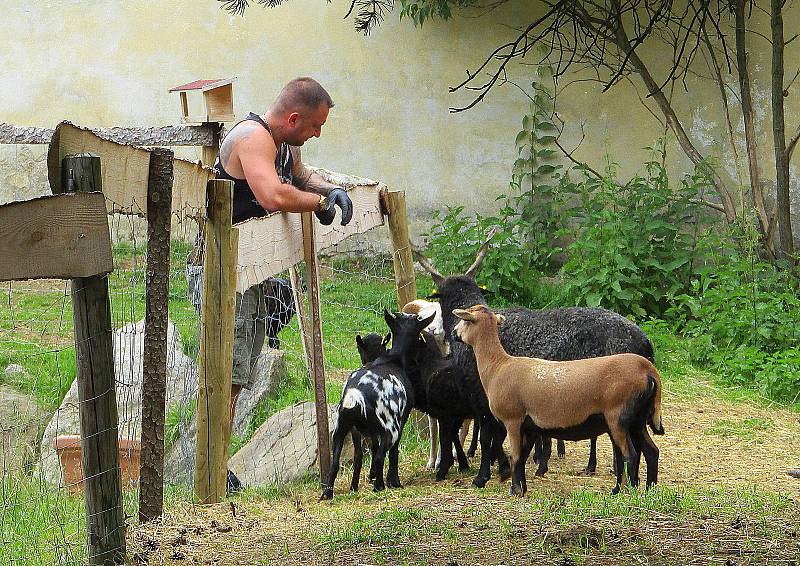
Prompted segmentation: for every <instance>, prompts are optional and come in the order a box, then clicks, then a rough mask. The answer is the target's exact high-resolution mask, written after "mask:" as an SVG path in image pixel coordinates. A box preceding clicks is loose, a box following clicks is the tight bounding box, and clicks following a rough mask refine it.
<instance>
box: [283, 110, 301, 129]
mask: <svg viewBox="0 0 800 566" xmlns="http://www.w3.org/2000/svg"><path fill="white" fill-rule="evenodd" d="M286 120H287V122H289V125H290V126H292V127H294V126H296V125H297V122H298V120H300V114H299V113H298V112H292V113H291V114H289V117H288V118H286Z"/></svg>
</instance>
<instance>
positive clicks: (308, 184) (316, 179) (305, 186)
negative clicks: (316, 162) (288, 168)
mask: <svg viewBox="0 0 800 566" xmlns="http://www.w3.org/2000/svg"><path fill="white" fill-rule="evenodd" d="M290 149H291V152H292V159H294V167H293V171H292V175H293V176H294V186H295V187H297V188H298V189H300V190H301V191H306V192H309V193H317V194H318V195H326V196H327V195H328V194H330V192H331V191H332V190H333V189H334V187H335V185H332V184H330V183H329V182H327V181H326V180H325V179H323V178H322V176H321V175H318V174H317V173H314V171H312V170H311V168H310V167H308V166H307V165H306V164H305V163H303V162H302V161H301V159H300V148H299V147H294V146H292V147H291V148H290Z"/></svg>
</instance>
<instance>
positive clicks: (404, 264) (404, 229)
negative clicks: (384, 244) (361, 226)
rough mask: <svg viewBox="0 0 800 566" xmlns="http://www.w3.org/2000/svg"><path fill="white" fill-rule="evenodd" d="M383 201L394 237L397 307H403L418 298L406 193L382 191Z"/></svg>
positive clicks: (393, 258) (393, 259) (393, 252)
mask: <svg viewBox="0 0 800 566" xmlns="http://www.w3.org/2000/svg"><path fill="white" fill-rule="evenodd" d="M381 202H382V203H383V207H384V209H385V210H386V215H387V216H388V219H389V233H390V235H391V238H392V262H393V264H394V281H395V285H396V287H397V308H399V309H402V308H403V307H404V306H406V303H409V302H411V301H413V300H414V299H416V298H417V279H416V274H415V272H414V257H413V256H412V254H411V240H410V239H409V236H408V215H407V212H406V195H405V193H403V192H401V191H391V192H389V191H384V192H381Z"/></svg>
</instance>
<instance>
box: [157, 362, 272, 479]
mask: <svg viewBox="0 0 800 566" xmlns="http://www.w3.org/2000/svg"><path fill="white" fill-rule="evenodd" d="M286 376H287V369H286V360H285V359H284V354H283V352H282V351H280V350H270V349H268V348H267V349H265V351H264V352H262V353H261V355H260V356H259V358H258V361H257V362H256V367H255V376H254V384H253V388H252V389H243V390H242V392H241V393H240V394H239V400H238V401H237V402H236V411H235V412H234V417H233V434H236V435H239V436H241V435H243V434H244V433H245V432H246V431H247V428H248V427H249V425H250V419H251V417H252V416H253V412H254V411H255V409H256V407H257V406H258V405H259V404H260V403H266V402H267V400H268V399H269V397H270V396H271V395H272V394H273V393H274V392H275V389H276V388H277V386H278V384H279V383H281V381H283V380H284V379H286ZM189 413H190V411H189V410H188V408H187V410H186V411H185V412H184V413H183V414H182V415H181V418H180V419H179V421H178V425H177V426H178V431H179V435H178V438H177V440H176V441H175V443H174V444H173V445H172V447H171V448H170V449H169V451H168V452H167V454H166V456H165V458H164V478H165V480H164V481H165V482H167V483H170V484H177V483H188V484H192V483H193V481H194V465H195V461H194V459H195V449H196V446H197V422H196V420H195V419H194V418H193V416H194V415H190V414H189Z"/></svg>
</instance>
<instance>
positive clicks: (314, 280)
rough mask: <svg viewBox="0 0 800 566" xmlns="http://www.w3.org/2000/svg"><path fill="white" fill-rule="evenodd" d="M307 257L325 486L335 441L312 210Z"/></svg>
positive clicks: (306, 218)
mask: <svg viewBox="0 0 800 566" xmlns="http://www.w3.org/2000/svg"><path fill="white" fill-rule="evenodd" d="M302 219H303V256H304V258H305V262H306V280H307V283H308V305H309V311H311V312H310V315H311V340H310V342H311V361H312V364H311V367H310V368H309V370H310V371H311V377H312V379H313V381H314V398H315V405H316V412H317V452H318V455H319V475H320V483H321V484H322V486H323V489H324V488H325V483H326V482H327V481H328V473H329V472H330V469H331V443H330V438H331V437H330V431H329V430H328V395H327V393H326V391H325V357H324V355H323V350H322V316H321V312H320V301H319V266H318V263H317V250H316V240H315V236H314V217H313V216H312V214H311V213H310V212H304V213H303V216H302Z"/></svg>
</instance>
